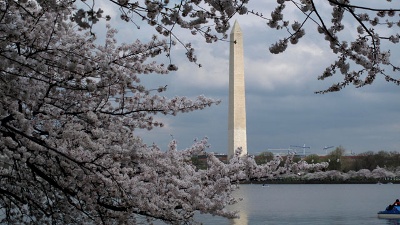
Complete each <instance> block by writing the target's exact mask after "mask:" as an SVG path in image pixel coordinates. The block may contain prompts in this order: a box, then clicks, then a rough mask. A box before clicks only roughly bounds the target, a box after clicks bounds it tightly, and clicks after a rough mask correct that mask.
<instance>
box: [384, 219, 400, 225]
mask: <svg viewBox="0 0 400 225" xmlns="http://www.w3.org/2000/svg"><path fill="white" fill-rule="evenodd" d="M384 220H386V222H387V223H386V224H387V225H400V219H384Z"/></svg>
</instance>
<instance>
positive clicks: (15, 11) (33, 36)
mask: <svg viewBox="0 0 400 225" xmlns="http://www.w3.org/2000/svg"><path fill="white" fill-rule="evenodd" d="M75 2H76V1H57V0H45V1H44V0H37V1H34V0H20V1H12V0H10V1H1V2H0V29H1V31H2V32H1V35H0V102H1V104H0V124H1V125H0V223H2V224H22V223H23V224H135V223H137V222H140V221H142V222H143V221H145V222H150V221H151V220H155V219H160V220H163V221H165V222H167V223H173V224H179V223H188V222H190V221H191V220H192V217H193V215H194V212H196V211H200V212H202V213H210V214H213V215H221V216H226V217H233V216H235V215H236V214H235V213H234V212H229V211H227V210H226V209H225V207H226V206H227V205H229V204H233V203H235V201H236V200H235V199H234V198H233V197H232V195H231V194H232V191H233V190H234V189H235V188H236V187H237V186H236V185H235V184H236V183H237V182H239V181H241V180H252V179H260V178H264V177H270V176H272V177H273V176H277V175H280V174H285V173H291V172H292V171H294V170H296V171H301V170H308V169H310V168H312V169H314V170H315V169H318V168H320V169H322V168H326V167H327V165H326V164H324V163H322V164H316V165H309V164H307V163H306V162H299V163H294V162H292V161H291V157H288V158H287V160H286V162H285V163H283V166H280V165H281V159H280V158H279V157H278V158H275V159H274V160H272V161H270V162H268V163H267V164H264V165H260V166H258V165H257V164H256V163H255V161H254V159H253V158H252V157H250V156H249V157H243V158H239V156H238V155H237V156H235V157H234V158H233V159H232V160H231V161H230V162H229V163H228V164H224V163H222V162H220V161H219V160H218V159H217V158H216V157H215V156H213V155H212V154H210V153H207V154H208V169H207V170H197V169H196V168H195V166H193V165H192V164H191V162H190V157H191V156H193V155H196V154H203V153H205V149H206V148H207V146H208V143H207V139H203V140H198V141H196V143H194V144H193V146H190V147H189V148H187V149H184V150H178V149H177V144H176V141H175V140H173V141H171V143H170V145H169V148H168V149H166V150H162V149H160V148H159V147H158V146H157V145H155V144H154V145H151V146H148V145H146V144H144V143H143V142H142V140H141V139H140V137H138V136H137V135H135V131H137V130H138V129H148V130H151V129H152V128H153V127H162V126H163V123H162V122H161V121H157V120H156V119H155V118H154V115H155V114H163V115H173V116H174V115H177V114H179V113H187V112H190V111H193V110H202V109H204V108H206V107H209V106H212V105H214V104H218V103H219V101H218V100H213V99H209V98H206V97H204V96H199V97H197V98H196V99H193V100H192V99H188V98H186V97H174V98H171V99H169V98H166V97H164V96H162V93H163V92H165V91H166V87H158V88H148V87H145V86H143V85H142V84H141V83H140V76H141V75H143V74H167V73H168V72H169V71H171V70H172V71H173V70H176V69H177V67H176V66H175V65H173V64H172V63H171V64H170V65H164V64H161V63H157V62H156V61H154V60H155V58H154V57H157V56H158V55H160V54H164V53H167V54H168V53H169V52H170V49H171V45H172V43H171V42H170V41H168V40H171V39H159V38H158V37H157V36H153V37H152V38H151V40H148V42H146V43H144V42H140V41H134V42H133V43H127V44H118V42H117V40H116V39H115V35H116V32H117V31H116V30H115V29H113V28H112V27H110V26H107V34H106V38H105V42H104V43H102V44H99V43H98V41H97V40H96V35H95V33H93V30H92V27H93V25H94V24H95V23H96V21H98V20H99V19H101V18H103V15H102V10H101V9H98V10H96V11H94V10H92V11H90V10H86V11H85V10H81V9H79V7H76V6H74V5H73V4H74V3H75ZM82 3H83V4H88V5H87V6H90V7H91V8H90V7H89V8H90V9H94V8H93V7H92V6H93V5H94V4H92V5H90V4H89V3H88V2H87V1H81V2H80V4H82ZM92 3H94V2H92ZM110 3H113V4H117V5H118V7H120V8H121V13H122V16H121V17H122V19H124V20H128V21H130V20H131V18H130V14H131V13H135V12H137V13H138V15H139V16H140V17H142V19H146V20H148V22H149V23H150V24H151V25H153V22H152V21H155V19H156V18H159V15H161V18H163V19H164V20H163V21H164V22H163V24H169V23H174V24H179V25H180V26H182V27H183V28H185V29H190V28H191V26H194V27H196V28H195V30H198V31H200V28H198V25H199V24H201V23H203V21H202V20H201V18H202V19H204V20H205V19H206V18H208V17H210V18H215V20H216V21H215V23H216V24H217V25H218V24H219V26H217V27H219V28H218V29H217V30H218V31H220V32H224V31H225V30H226V29H227V28H228V27H229V26H228V25H227V24H225V23H224V22H223V21H225V20H222V19H221V21H218V19H217V17H216V16H215V15H213V14H212V13H211V14H202V13H201V12H198V14H196V15H198V16H197V17H196V18H194V17H193V16H190V18H194V21H195V22H193V23H194V25H191V24H190V23H189V24H187V23H184V22H183V21H180V20H179V19H178V18H180V16H178V15H176V14H177V13H179V14H181V13H185V12H188V13H189V12H191V13H193V12H192V10H193V9H192V8H190V7H189V8H188V9H186V8H187V7H188V6H190V5H195V6H198V7H200V5H199V4H200V3H202V2H201V1H193V2H191V3H190V4H189V3H188V4H186V3H185V4H184V2H182V4H181V5H178V6H176V10H175V13H173V12H172V11H173V10H172V9H171V10H172V11H168V10H166V8H164V5H165V4H167V3H160V2H152V1H145V6H141V5H138V4H136V3H130V2H129V1H127V0H126V1H120V0H119V1H110ZM205 3H206V4H210V5H211V7H212V10H211V12H214V13H215V10H217V11H218V12H220V14H221V15H220V17H224V16H225V17H230V16H231V14H232V13H235V12H236V11H237V10H236V9H239V8H240V6H235V7H239V8H232V4H233V3H232V2H231V1H226V2H225V3H223V4H222V2H221V4H219V3H218V4H216V2H214V1H210V2H209V1H206V2H205ZM236 3H237V2H235V5H236ZM202 4H203V3H202ZM242 4H244V2H243V3H242ZM125 10H127V11H125ZM185 10H186V11H185ZM187 10H188V11H187ZM232 10H233V11H232ZM166 11H167V12H168V13H165V12H166ZM142 13H143V15H142ZM175 17H177V18H175ZM104 19H106V20H107V19H108V17H107V16H104ZM198 20H200V21H198ZM171 21H172V22H171ZM196 21H197V22H196ZM156 24H157V23H156ZM157 29H158V28H157V27H156V30H157ZM219 29H221V30H219ZM162 30H163V32H162V33H164V31H165V32H167V33H168V35H172V32H171V30H169V32H168V30H165V28H162ZM203 35H204V36H205V37H206V39H207V38H211V39H213V37H212V36H210V35H209V34H208V31H205V32H204V33H203ZM207 40H208V39H207ZM186 46H187V49H188V52H187V55H188V57H189V59H191V60H192V61H193V62H195V58H194V56H193V55H192V51H191V48H190V46H189V45H186ZM238 152H240V151H238Z"/></svg>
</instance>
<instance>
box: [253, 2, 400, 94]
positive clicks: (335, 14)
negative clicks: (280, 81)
mask: <svg viewBox="0 0 400 225" xmlns="http://www.w3.org/2000/svg"><path fill="white" fill-rule="evenodd" d="M352 2H353V1H351V0H328V1H326V3H321V2H316V1H314V0H301V1H285V0H278V1H277V3H278V6H277V7H276V8H275V9H274V10H273V11H272V13H271V18H268V22H267V24H268V26H269V27H271V28H274V29H277V30H280V29H286V30H287V31H288V32H289V37H287V38H283V39H281V40H278V41H277V42H276V43H274V44H273V45H271V47H270V48H269V50H270V52H271V53H274V54H279V53H282V52H284V51H285V50H286V49H287V47H288V44H289V42H290V43H291V44H297V43H298V42H299V39H300V38H302V37H303V36H304V35H305V30H304V28H303V27H304V25H305V24H306V23H307V22H309V23H312V24H315V25H316V27H317V30H318V32H319V33H320V34H322V35H323V36H324V39H325V40H326V41H327V42H328V44H329V46H330V48H331V50H332V52H333V53H334V54H336V55H337V56H338V59H337V60H336V61H335V62H333V63H332V64H331V65H330V66H328V67H327V68H326V69H325V71H324V72H323V73H322V75H320V76H319V77H318V79H320V80H324V79H326V78H328V77H332V76H334V75H335V74H336V73H341V74H342V75H343V81H342V82H339V83H336V84H333V85H332V86H331V87H329V88H328V89H326V90H323V91H319V92H317V93H326V92H333V91H339V90H341V89H342V88H344V87H345V86H347V85H349V84H353V85H355V86H356V87H362V86H364V85H368V84H371V83H372V82H373V81H374V80H375V79H376V77H377V76H382V77H384V78H385V79H386V80H387V81H388V82H391V83H394V84H396V85H400V77H399V76H398V72H399V69H400V67H399V66H396V65H394V64H392V62H391V57H390V49H389V48H388V47H387V46H388V45H389V44H388V42H389V43H398V42H399V39H400V34H399V27H400V20H399V19H398V16H397V17H396V14H398V13H399V12H400V9H399V8H397V9H395V8H394V7H396V5H393V4H394V3H392V1H387V2H388V4H387V5H388V6H387V8H386V9H385V8H382V7H380V8H375V7H373V4H372V3H365V5H356V4H352ZM289 3H291V4H292V6H293V7H294V8H298V9H299V10H300V11H301V12H302V13H303V14H304V21H303V22H301V23H300V22H298V21H293V22H290V21H288V20H285V19H284V10H285V8H287V5H288V4H289ZM357 3H358V2H357ZM369 5H371V6H369ZM391 5H393V7H390V6H391ZM327 6H328V7H331V9H332V12H331V15H330V17H329V16H327V15H325V12H324V11H323V10H324V9H323V7H327ZM257 15H260V14H258V13H257ZM265 19H267V18H265ZM345 24H351V25H355V26H356V27H357V29H356V31H355V32H354V31H353V30H352V29H348V28H347V29H346V27H345ZM290 28H292V29H290ZM388 28H389V29H388ZM384 42H385V43H384ZM383 47H386V49H384V48H383Z"/></svg>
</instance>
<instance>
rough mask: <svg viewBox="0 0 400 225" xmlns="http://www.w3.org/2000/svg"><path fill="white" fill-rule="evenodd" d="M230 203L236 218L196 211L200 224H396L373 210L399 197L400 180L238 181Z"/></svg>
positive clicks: (399, 222) (380, 208) (396, 222)
mask: <svg viewBox="0 0 400 225" xmlns="http://www.w3.org/2000/svg"><path fill="white" fill-rule="evenodd" d="M235 196H237V197H241V198H243V201H241V202H239V203H238V204H236V205H234V206H232V207H231V208H232V209H235V210H240V211H241V212H240V216H241V218H240V219H234V220H229V219H225V218H221V217H216V216H209V215H196V217H195V218H196V219H197V221H199V222H202V223H203V224H221V225H257V224H267V225H269V224H271V225H283V224H296V225H303V224H304V225H321V224H324V225H325V224H332V225H347V224H349V225H350V224H351V225H356V224H363V225H380V224H384V225H395V224H396V225H397V224H399V225H400V220H389V219H379V218H378V217H377V212H378V211H381V210H384V209H385V208H386V206H388V205H389V204H392V203H393V202H394V200H395V199H396V198H400V184H382V185H378V184H272V185H269V186H267V187H263V186H262V185H261V184H247V185H240V189H239V190H238V191H236V193H235Z"/></svg>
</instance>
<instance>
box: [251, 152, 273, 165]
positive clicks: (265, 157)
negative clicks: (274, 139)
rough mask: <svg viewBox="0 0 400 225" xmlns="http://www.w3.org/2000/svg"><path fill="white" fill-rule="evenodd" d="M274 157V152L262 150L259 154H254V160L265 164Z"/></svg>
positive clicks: (259, 163)
mask: <svg viewBox="0 0 400 225" xmlns="http://www.w3.org/2000/svg"><path fill="white" fill-rule="evenodd" d="M272 159H274V154H273V153H272V152H262V153H260V154H259V155H256V156H254V160H255V161H256V163H257V164H258V165H261V164H265V163H267V162H268V161H271V160H272Z"/></svg>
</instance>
